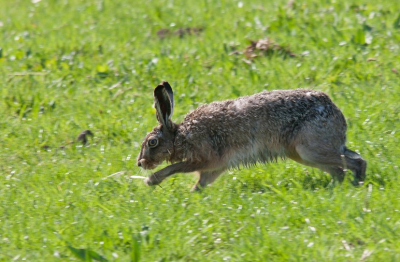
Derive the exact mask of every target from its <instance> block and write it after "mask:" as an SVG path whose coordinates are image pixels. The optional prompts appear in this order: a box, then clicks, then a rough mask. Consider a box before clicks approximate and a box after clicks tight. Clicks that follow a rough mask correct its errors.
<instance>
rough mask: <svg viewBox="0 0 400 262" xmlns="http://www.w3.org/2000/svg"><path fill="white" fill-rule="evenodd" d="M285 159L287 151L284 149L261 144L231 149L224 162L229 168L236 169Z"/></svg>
mask: <svg viewBox="0 0 400 262" xmlns="http://www.w3.org/2000/svg"><path fill="white" fill-rule="evenodd" d="M284 157H285V149H284V148H283V147H281V146H271V145H263V144H259V145H250V146H244V147H241V148H235V149H230V150H229V151H228V152H226V154H225V155H224V160H225V161H226V164H227V168H235V167H239V166H250V165H254V164H257V163H266V162H271V161H276V160H277V159H278V158H284Z"/></svg>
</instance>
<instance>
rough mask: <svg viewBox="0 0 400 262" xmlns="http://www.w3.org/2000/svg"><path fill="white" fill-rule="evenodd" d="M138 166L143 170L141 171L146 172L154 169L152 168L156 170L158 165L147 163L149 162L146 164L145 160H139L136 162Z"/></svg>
mask: <svg viewBox="0 0 400 262" xmlns="http://www.w3.org/2000/svg"><path fill="white" fill-rule="evenodd" d="M138 166H139V167H141V168H143V169H145V170H148V169H154V168H156V167H157V166H158V164H156V163H149V162H147V161H146V160H145V159H141V160H139V161H138Z"/></svg>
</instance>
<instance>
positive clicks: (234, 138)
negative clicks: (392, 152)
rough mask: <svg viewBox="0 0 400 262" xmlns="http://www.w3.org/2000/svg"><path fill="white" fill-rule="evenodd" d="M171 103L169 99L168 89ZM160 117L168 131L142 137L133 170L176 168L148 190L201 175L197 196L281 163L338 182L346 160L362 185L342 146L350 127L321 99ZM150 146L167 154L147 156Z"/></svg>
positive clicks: (267, 99)
mask: <svg viewBox="0 0 400 262" xmlns="http://www.w3.org/2000/svg"><path fill="white" fill-rule="evenodd" d="M163 83H166V82H163ZM163 83H162V84H161V85H163ZM167 84H168V83H167ZM168 86H169V84H168ZM158 88H159V89H162V87H159V86H158ZM169 88H170V86H169ZM168 90H169V89H168ZM165 94H167V93H166V92H165ZM170 96H173V94H172V89H171V90H170ZM167 100H172V101H173V97H172V98H170V99H166V102H165V103H168V101H167ZM155 103H156V106H157V105H158V104H161V105H160V106H158V108H163V105H162V104H163V103H164V102H160V101H159V99H157V98H156V101H155ZM171 107H172V108H173V104H172V105H171ZM164 108H165V106H164ZM157 114H158V115H163V114H165V116H167V117H166V118H165V119H166V120H164V122H166V123H171V124H168V126H170V128H166V127H165V126H166V125H167V124H165V123H164V124H163V123H161V122H160V124H161V125H160V126H158V127H156V128H155V129H154V130H153V131H152V132H151V133H149V134H148V135H147V137H146V138H145V140H144V142H143V145H142V150H141V153H140V154H139V157H138V165H140V166H142V167H144V168H146V166H148V167H149V168H150V167H151V168H153V167H154V166H155V165H156V164H158V163H160V161H162V160H167V161H169V162H171V163H181V164H180V165H178V164H173V165H171V166H169V167H167V168H165V169H162V170H160V171H158V172H156V173H154V174H153V175H152V176H150V177H149V178H148V179H147V181H146V182H147V184H151V185H152V184H157V183H158V182H159V180H161V181H162V179H164V178H165V177H167V176H169V175H171V174H173V173H176V172H193V171H198V172H199V174H200V180H199V183H198V184H197V186H195V188H194V189H195V190H198V189H199V188H201V187H204V186H205V185H207V184H208V183H210V181H211V182H212V181H213V180H214V179H215V178H214V177H217V176H218V175H219V174H220V173H222V172H223V171H224V170H226V169H229V168H235V167H238V166H240V165H244V166H249V165H252V164H255V163H258V162H269V161H272V160H276V159H278V158H285V157H289V158H291V159H293V160H295V161H297V162H299V163H302V164H305V165H309V166H314V167H318V168H320V169H322V170H324V171H327V172H329V173H330V174H331V175H332V176H333V178H335V179H338V180H339V181H340V182H341V181H342V180H343V176H344V174H343V172H344V171H345V169H346V168H347V165H346V164H343V160H344V161H345V162H346V163H347V162H349V161H350V162H351V163H350V166H351V168H349V169H351V170H353V172H354V173H355V176H356V178H358V180H359V181H361V180H363V179H364V177H365V167H366V162H365V161H364V160H363V159H362V158H361V157H359V160H360V161H358V162H357V160H356V159H355V158H354V154H355V155H356V156H359V155H358V154H357V153H355V152H353V151H351V150H349V149H347V148H346V146H345V143H346V129H347V126H346V121H345V118H344V116H343V114H342V112H341V111H340V110H339V108H338V107H337V106H336V105H335V104H334V103H333V102H332V100H331V99H330V98H329V97H328V95H326V94H325V93H323V92H320V91H314V90H308V89H294V90H274V91H264V92H261V93H257V94H254V95H251V96H245V97H239V98H237V99H233V100H226V101H221V102H213V103H210V104H206V105H202V106H200V107H199V108H197V109H196V110H194V111H193V112H191V113H189V114H187V115H186V116H185V119H184V121H183V122H182V123H179V124H174V123H173V122H172V121H171V120H170V119H168V115H171V114H172V112H162V109H158V111H157ZM168 121H170V122H168ZM165 137H168V139H165V144H169V146H165V147H163V144H164V138H165ZM149 138H153V139H157V140H158V142H160V143H163V144H161V145H159V146H158V147H159V149H157V148H156V149H157V150H158V151H160V152H161V151H162V152H164V153H165V152H168V154H162V153H159V152H157V150H153V152H151V150H152V149H151V148H148V146H147V149H146V143H147V142H146V141H148V140H149ZM171 140H172V141H171ZM153 149H154V148H153ZM145 156H147V157H145ZM152 156H153V159H151V157H152ZM154 156H156V157H154ZM161 158H162V159H161ZM353 162H354V163H353ZM356 162H357V163H356ZM168 168H169V169H168ZM163 170H165V171H163ZM202 175H203V176H204V178H203V179H202ZM157 176H158V177H159V178H157ZM210 177H212V178H210ZM202 180H203V183H202ZM356 182H357V183H358V181H356Z"/></svg>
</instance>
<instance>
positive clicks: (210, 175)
mask: <svg viewBox="0 0 400 262" xmlns="http://www.w3.org/2000/svg"><path fill="white" fill-rule="evenodd" d="M222 172H224V170H223V169H221V170H213V171H201V172H200V178H199V181H197V183H196V184H195V185H194V186H193V188H192V190H191V191H192V192H193V191H200V190H202V189H203V188H204V187H206V186H207V185H208V184H211V183H212V182H214V181H215V179H217V177H219V176H220V175H221V174H222Z"/></svg>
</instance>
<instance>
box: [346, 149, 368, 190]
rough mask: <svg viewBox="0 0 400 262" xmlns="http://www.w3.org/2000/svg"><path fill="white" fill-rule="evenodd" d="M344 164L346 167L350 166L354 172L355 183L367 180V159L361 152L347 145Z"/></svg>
mask: <svg viewBox="0 0 400 262" xmlns="http://www.w3.org/2000/svg"><path fill="white" fill-rule="evenodd" d="M342 158H343V157H342ZM343 165H345V168H348V169H350V170H351V171H352V172H353V174H354V180H353V184H354V185H358V184H359V182H363V181H364V180H365V170H366V169H367V161H365V160H364V159H363V158H362V157H361V156H360V155H359V154H357V153H356V152H354V151H351V150H350V149H348V148H347V147H345V149H344V164H343Z"/></svg>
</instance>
